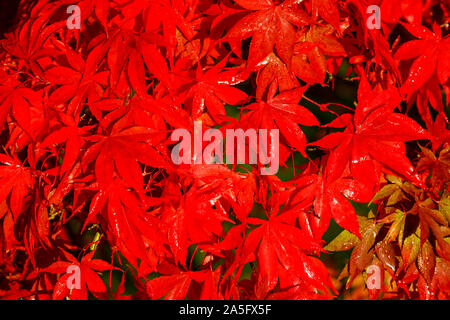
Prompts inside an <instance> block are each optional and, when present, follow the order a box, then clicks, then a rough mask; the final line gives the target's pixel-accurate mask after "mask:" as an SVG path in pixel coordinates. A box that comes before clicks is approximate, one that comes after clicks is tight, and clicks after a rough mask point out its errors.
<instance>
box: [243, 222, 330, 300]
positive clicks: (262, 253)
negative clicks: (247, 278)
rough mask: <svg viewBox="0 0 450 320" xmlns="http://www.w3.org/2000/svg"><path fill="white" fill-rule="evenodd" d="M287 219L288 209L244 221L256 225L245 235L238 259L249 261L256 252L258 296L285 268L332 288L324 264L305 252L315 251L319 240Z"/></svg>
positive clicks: (317, 283) (287, 270) (310, 282)
mask: <svg viewBox="0 0 450 320" xmlns="http://www.w3.org/2000/svg"><path fill="white" fill-rule="evenodd" d="M291 221H292V217H291V215H290V214H289V213H281V214H279V215H278V216H275V214H273V213H272V214H270V215H269V219H268V220H262V219H256V218H248V220H247V223H250V224H255V225H259V227H258V228H256V229H254V230H252V231H251V232H250V234H249V235H248V236H247V238H246V239H245V243H244V247H243V250H242V258H241V263H246V262H249V261H251V260H252V259H254V254H255V253H256V259H257V261H258V267H259V272H260V277H259V279H258V285H257V286H258V288H257V291H258V293H257V295H258V297H259V298H264V297H265V296H266V294H267V293H268V292H269V291H271V290H272V289H274V288H275V286H276V285H277V283H278V281H279V278H280V281H282V279H283V278H285V277H286V276H285V273H286V272H289V273H291V274H295V275H296V277H297V278H299V279H302V280H303V281H305V282H307V283H309V284H311V285H313V286H314V287H315V288H317V289H321V290H323V291H325V292H326V288H327V287H328V288H333V285H332V283H331V279H330V277H329V275H328V272H327V270H326V268H325V266H324V265H323V264H322V263H321V262H320V261H319V260H318V259H317V258H315V257H312V256H309V255H307V253H310V254H314V253H318V252H319V251H320V250H321V245H320V243H319V242H318V241H316V240H315V239H314V238H312V237H311V236H310V235H309V234H308V233H307V232H305V230H303V229H299V228H297V227H295V226H293V225H291V224H290V222H291ZM283 284H284V283H283Z"/></svg>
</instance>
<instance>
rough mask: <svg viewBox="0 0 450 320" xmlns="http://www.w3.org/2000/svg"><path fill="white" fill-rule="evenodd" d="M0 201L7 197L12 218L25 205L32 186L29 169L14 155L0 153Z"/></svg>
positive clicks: (15, 216) (19, 212) (20, 211)
mask: <svg viewBox="0 0 450 320" xmlns="http://www.w3.org/2000/svg"><path fill="white" fill-rule="evenodd" d="M0 162H1V163H2V165H1V166H0V182H1V187H0V202H3V201H5V200H7V199H9V200H8V202H9V207H10V209H11V212H12V214H13V216H14V218H17V217H18V216H19V215H20V214H21V213H22V210H23V209H24V207H25V204H26V202H27V198H28V195H30V193H31V190H32V186H33V181H34V179H33V177H32V174H31V169H30V168H27V167H25V166H24V165H23V164H22V163H21V162H20V161H19V159H18V158H17V157H16V156H13V157H10V156H8V155H5V154H0Z"/></svg>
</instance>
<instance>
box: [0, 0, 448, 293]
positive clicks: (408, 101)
mask: <svg viewBox="0 0 450 320" xmlns="http://www.w3.org/2000/svg"><path fill="white" fill-rule="evenodd" d="M23 2H24V6H22V9H23V10H22V11H20V12H21V14H20V15H19V19H18V21H17V23H16V24H15V25H14V27H13V28H12V29H11V30H10V31H9V32H8V33H5V34H4V38H3V39H2V40H1V52H0V60H1V62H2V65H1V70H0V126H1V136H0V137H1V145H2V150H1V152H0V162H1V164H0V230H1V231H0V298H4V299H50V298H53V299H63V298H69V299H87V298H98V299H160V298H164V299H184V298H186V297H187V298H188V299H329V298H333V297H336V296H338V295H339V294H343V292H344V291H345V289H346V288H347V289H348V288H351V287H352V283H353V282H354V280H355V279H357V278H358V277H362V278H363V279H372V278H371V277H372V276H373V274H371V273H370V272H368V270H376V268H375V269H374V266H376V267H377V268H378V270H380V273H379V275H380V277H381V278H382V279H381V285H380V286H378V287H374V286H369V290H368V291H367V292H368V294H369V297H371V298H374V299H376V298H395V299H405V298H410V299H449V298H450V229H449V222H450V192H449V191H450V190H449V181H450V133H449V130H448V116H447V115H448V109H447V106H448V104H449V95H450V86H449V84H450V82H449V76H450V65H449V63H450V38H449V36H448V35H447V34H448V32H449V12H450V8H449V6H448V2H446V1H439V0H423V1H422V0H382V1H381V0H378V1H377V0H373V1H371V0H305V1H297V0H285V1H279V0H133V1H130V0H114V1H110V0H52V1H50V0H38V1H35V3H34V4H33V5H32V6H30V7H27V8H25V4H26V3H27V2H28V1H23ZM374 4H375V5H378V6H379V8H380V10H381V11H380V12H381V29H377V28H368V25H367V23H366V22H367V19H369V18H370V13H369V14H368V13H367V8H368V7H369V6H370V5H374ZM70 5H77V6H78V7H79V9H80V13H81V15H80V21H81V29H69V28H68V27H67V19H68V18H69V16H70V14H68V13H67V11H66V10H67V7H68V6H70ZM353 88H355V92H353V91H352V89H353ZM194 121H202V125H203V127H204V128H205V129H206V128H219V129H220V130H226V129H238V128H241V129H249V128H253V129H256V130H257V129H279V132H280V148H279V150H278V151H279V158H280V165H281V169H280V172H279V174H277V175H261V174H260V171H259V169H260V164H255V165H227V164H181V165H175V164H174V163H173V162H172V160H171V156H170V154H171V150H172V148H173V145H174V142H172V141H171V140H170V139H169V137H170V134H171V132H172V131H173V130H174V129H177V128H185V129H187V130H190V131H193V128H194ZM362 207H365V208H367V210H366V211H364V210H362V209H361V208H362ZM355 208H356V209H355ZM358 208H359V209H358ZM333 228H334V230H339V231H341V232H340V233H339V234H338V235H337V236H336V237H335V238H334V239H333V240H332V241H330V239H329V238H327V234H328V233H327V230H330V229H333ZM339 228H340V229H339ZM326 239H327V240H326ZM350 249H352V250H351V251H349V250H350ZM336 251H344V252H347V253H349V259H348V263H347V264H346V265H345V267H344V269H343V270H338V271H339V272H340V273H341V274H340V279H343V280H345V279H346V280H345V283H344V285H345V286H344V287H342V288H341V287H340V285H341V282H340V281H339V280H338V279H336V278H337V274H336V273H335V272H334V271H335V268H334V267H332V266H330V265H328V264H325V263H324V261H325V260H327V259H323V258H324V256H329V254H330V253H331V252H336ZM328 260H329V259H328ZM70 266H77V267H78V268H79V270H80V277H81V279H80V283H81V286H80V287H75V288H69V287H68V281H67V280H68V277H69V276H70V275H71V274H69V273H67V270H68V268H69V267H70ZM341 271H342V272H341ZM364 290H366V289H364Z"/></svg>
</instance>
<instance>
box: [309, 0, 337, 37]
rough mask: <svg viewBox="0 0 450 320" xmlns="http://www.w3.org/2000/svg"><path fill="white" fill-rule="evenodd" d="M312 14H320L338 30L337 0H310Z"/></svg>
mask: <svg viewBox="0 0 450 320" xmlns="http://www.w3.org/2000/svg"><path fill="white" fill-rule="evenodd" d="M312 9H313V12H314V14H315V15H316V16H317V15H320V16H321V17H322V18H323V19H324V20H325V21H326V22H328V23H329V24H331V25H332V26H333V27H334V28H335V29H336V30H338V31H339V29H340V28H339V10H338V7H337V0H312Z"/></svg>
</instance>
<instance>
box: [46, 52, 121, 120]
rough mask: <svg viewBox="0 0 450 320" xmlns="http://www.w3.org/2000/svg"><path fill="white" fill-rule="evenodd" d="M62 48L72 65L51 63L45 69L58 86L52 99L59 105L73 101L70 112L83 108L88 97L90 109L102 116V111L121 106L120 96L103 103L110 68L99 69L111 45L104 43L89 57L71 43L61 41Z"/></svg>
mask: <svg viewBox="0 0 450 320" xmlns="http://www.w3.org/2000/svg"><path fill="white" fill-rule="evenodd" d="M57 45H58V46H59V49H61V50H62V51H63V52H64V53H65V58H66V59H67V61H68V63H69V65H67V66H62V65H57V66H51V67H49V68H47V69H46V70H45V72H44V76H43V77H44V79H46V80H47V81H48V82H50V83H51V84H52V85H53V86H55V87H56V88H55V90H54V91H53V92H52V94H51V95H50V102H51V103H52V104H55V105H59V104H62V103H65V102H67V101H70V102H69V104H68V106H67V113H69V114H72V113H75V114H76V115H78V114H79V113H80V112H81V105H82V104H83V103H84V102H85V100H86V99H87V100H88V103H89V109H90V110H91V112H92V114H93V115H94V116H95V117H96V118H97V119H98V120H101V119H102V111H110V110H112V109H114V108H117V107H118V106H117V100H116V99H108V100H107V101H108V102H109V105H110V106H107V105H105V103H100V102H99V100H101V98H102V93H103V92H104V90H103V88H102V86H106V85H107V84H108V75H109V73H110V72H108V71H99V70H98V67H99V64H100V62H101V60H102V59H103V57H104V55H105V53H106V50H107V47H106V45H105V43H101V44H99V45H97V46H96V47H94V49H92V50H91V51H90V52H89V54H88V56H87V58H86V61H85V60H84V59H83V57H82V56H81V55H80V54H78V53H77V52H75V51H74V50H73V49H72V48H70V47H69V46H67V45H62V44H59V43H58V44H57Z"/></svg>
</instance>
